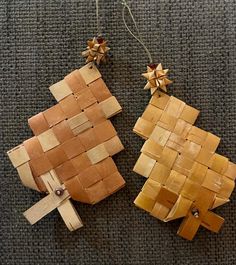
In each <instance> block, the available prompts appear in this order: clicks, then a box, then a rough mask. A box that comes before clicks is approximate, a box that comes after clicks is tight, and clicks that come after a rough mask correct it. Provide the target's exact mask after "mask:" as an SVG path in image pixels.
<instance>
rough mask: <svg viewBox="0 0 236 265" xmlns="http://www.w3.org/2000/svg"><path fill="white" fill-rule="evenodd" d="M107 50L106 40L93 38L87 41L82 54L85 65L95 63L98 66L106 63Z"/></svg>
mask: <svg viewBox="0 0 236 265" xmlns="http://www.w3.org/2000/svg"><path fill="white" fill-rule="evenodd" d="M109 50H110V48H109V47H107V41H106V40H104V39H103V38H102V37H97V38H96V37H94V38H93V39H92V40H89V41H88V46H87V49H86V50H85V51H83V52H82V55H83V56H84V57H86V58H87V59H86V63H89V62H96V63H97V64H98V65H99V64H100V62H105V61H106V59H107V52H108V51H109Z"/></svg>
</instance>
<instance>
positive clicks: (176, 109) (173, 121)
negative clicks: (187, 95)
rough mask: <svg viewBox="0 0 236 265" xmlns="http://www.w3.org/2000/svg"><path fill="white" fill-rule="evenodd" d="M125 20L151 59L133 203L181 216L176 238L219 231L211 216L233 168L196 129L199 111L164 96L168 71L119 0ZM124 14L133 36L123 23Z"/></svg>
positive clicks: (160, 214) (223, 199) (138, 128)
mask: <svg viewBox="0 0 236 265" xmlns="http://www.w3.org/2000/svg"><path fill="white" fill-rule="evenodd" d="M123 5H124V8H123V13H122V15H123V21H124V24H125V26H126V28H127V30H128V31H129V32H130V34H131V35H132V36H133V37H134V38H135V39H136V40H137V41H138V42H139V43H140V44H141V45H142V46H143V47H144V49H145V51H146V52H147V55H148V57H149V60H150V64H149V65H148V67H147V72H146V73H144V74H143V76H144V77H145V78H146V80H147V83H146V85H145V87H144V89H146V90H147V89H148V90H150V92H151V95H152V97H151V100H150V102H149V104H148V106H147V107H146V109H145V111H144V113H143V114H142V116H141V117H140V118H139V119H138V120H137V122H136V124H135V126H134V129H133V131H134V132H135V133H136V134H138V135H139V136H141V137H142V138H143V139H145V143H144V145H143V147H142V149H141V155H140V157H139V158H138V160H137V162H136V164H135V166H134V171H135V172H136V173H138V174H140V175H142V176H144V177H146V178H147V180H146V182H145V184H144V186H143V188H142V190H141V192H140V193H139V194H138V196H137V198H136V199H135V201H134V203H135V205H136V206H138V207H139V208H142V209H143V210H145V211H147V212H149V213H150V214H151V215H152V216H154V217H156V218H158V219H160V220H162V221H165V222H168V221H171V220H175V219H177V218H184V220H183V222H182V224H181V226H180V228H179V230H178V234H179V235H180V236H182V237H184V238H186V239H189V240H191V239H193V237H194V236H195V234H196V232H197V230H198V228H199V227H200V226H203V227H205V228H207V229H208V230H211V231H213V232H218V231H219V229H220V228H221V226H222V224H223V222H224V219H223V218H222V217H220V216H219V215H217V214H215V213H214V212H212V210H213V209H214V208H216V207H218V206H221V205H223V204H225V203H227V202H229V197H230V195H231V193H232V191H233V189H234V186H235V182H234V181H235V178H236V165H235V164H233V163H232V162H230V161H229V160H228V158H226V157H224V156H222V155H219V154H217V153H216V149H217V146H218V145H219V142H220V138H219V137H217V136H215V135H213V134H212V133H210V132H206V131H204V130H202V129H200V128H198V127H196V126H195V125H194V123H195V121H196V119H197V117H198V114H199V111H198V110H197V109H195V108H193V107H191V106H189V105H187V104H186V103H185V102H183V101H181V100H179V99H177V98H175V97H173V96H168V95H167V94H166V92H167V86H168V85H169V84H170V83H172V81H170V80H169V79H168V77H167V74H168V69H165V68H163V67H162V65H161V64H154V63H153V60H152V57H151V54H150V52H149V50H148V49H147V47H146V45H145V44H144V42H143V40H142V36H141V35H140V33H139V30H138V28H137V24H136V22H135V20H134V16H133V14H132V12H131V9H130V7H129V6H128V4H127V3H126V1H125V0H123ZM125 11H128V13H129V15H130V17H131V19H132V21H133V25H134V27H135V30H136V32H137V36H135V34H134V32H133V31H132V30H131V28H130V27H129V26H128V24H127V23H126V20H125Z"/></svg>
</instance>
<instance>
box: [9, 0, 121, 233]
mask: <svg viewBox="0 0 236 265" xmlns="http://www.w3.org/2000/svg"><path fill="white" fill-rule="evenodd" d="M96 3H97V19H98V17H99V16H98V0H96ZM98 29H99V26H98ZM98 35H100V34H98ZM88 45H89V50H88V51H87V52H85V54H88V58H87V62H89V63H88V64H87V65H85V66H84V67H82V68H80V69H76V70H75V71H73V72H72V73H70V74H69V75H67V76H66V77H65V78H64V79H63V80H61V81H59V82H57V83H56V84H54V85H52V86H51V87H50V88H49V89H50V91H51V93H52V94H53V96H54V97H55V99H56V100H57V102H58V103H57V104H56V105H54V106H52V107H51V108H49V109H47V110H45V111H43V112H41V113H39V114H37V115H35V116H33V117H32V118H30V119H29V120H28V123H29V126H30V128H31V129H32V131H33V133H34V135H35V136H33V137H32V138H30V139H28V140H26V141H24V142H23V143H22V144H21V145H19V146H17V147H16V148H14V149H12V150H10V151H9V152H8V156H9V158H10V160H11V162H12V164H13V166H14V167H15V168H16V169H17V171H18V174H19V176H20V179H21V181H22V183H23V185H25V186H27V187H29V188H31V189H34V190H37V191H40V192H46V193H48V195H47V196H46V197H45V198H43V199H42V200H41V201H39V202H38V203H36V204H35V205H33V206H32V207H31V208H30V209H28V210H27V211H26V212H24V216H25V217H26V219H27V220H28V221H29V222H30V223H31V224H34V223H36V222H38V221H39V220H40V219H41V218H42V217H44V216H45V215H47V214H48V213H49V212H51V211H52V210H54V209H56V208H57V209H58V211H59V213H60V214H61V216H62V218H63V220H64V222H65V224H66V226H67V227H68V229H69V230H70V231H73V230H76V229H78V228H80V227H82V226H83V225H82V221H81V220H80V217H79V215H78V213H77V212H76V210H75V208H74V207H73V205H72V203H71V201H70V198H72V199H74V200H76V201H79V202H82V203H88V204H95V203H98V202H100V201H101V200H103V199H105V198H107V197H108V196H109V195H111V194H113V193H114V192H116V191H118V190H119V189H120V188H122V187H123V186H124V185H125V181H124V179H123V177H122V176H121V175H120V173H119V171H118V169H117V167H116V165H115V163H114V161H113V159H112V156H113V155H115V154H117V153H118V152H120V151H121V150H123V149H124V147H123V145H122V143H121V141H120V139H119V137H118V136H117V132H116V130H115V128H114V126H113V125H112V123H111V122H110V121H109V118H111V117H112V116H114V115H116V114H117V113H119V112H120V111H121V106H120V104H119V103H118V101H117V100H116V98H115V97H113V96H112V94H111V93H110V91H109V89H108V88H107V86H106V84H105V83H104V81H103V79H102V77H101V74H100V72H99V71H98V69H97V68H96V66H95V64H94V62H96V63H97V64H99V62H100V61H104V60H105V55H106V53H107V51H108V50H109V48H108V47H106V41H104V40H102V39H101V38H94V39H93V41H91V42H89V43H88Z"/></svg>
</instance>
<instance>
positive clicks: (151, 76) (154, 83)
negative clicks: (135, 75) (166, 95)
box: [142, 63, 172, 95]
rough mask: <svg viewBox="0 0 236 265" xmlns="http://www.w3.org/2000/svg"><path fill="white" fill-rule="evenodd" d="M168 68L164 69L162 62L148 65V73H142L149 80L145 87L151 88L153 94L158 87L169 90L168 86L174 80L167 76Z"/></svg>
mask: <svg viewBox="0 0 236 265" xmlns="http://www.w3.org/2000/svg"><path fill="white" fill-rule="evenodd" d="M168 71H169V70H168V69H163V68H162V65H161V63H160V64H158V65H155V64H152V65H149V66H147V73H144V74H142V75H143V76H144V77H145V78H146V79H147V80H148V81H147V84H146V86H145V87H144V89H150V90H151V94H152V95H153V94H154V93H155V92H156V91H157V90H158V89H161V90H163V91H165V92H167V89H166V86H167V85H169V84H171V83H172V81H171V80H169V79H168V78H167V73H168Z"/></svg>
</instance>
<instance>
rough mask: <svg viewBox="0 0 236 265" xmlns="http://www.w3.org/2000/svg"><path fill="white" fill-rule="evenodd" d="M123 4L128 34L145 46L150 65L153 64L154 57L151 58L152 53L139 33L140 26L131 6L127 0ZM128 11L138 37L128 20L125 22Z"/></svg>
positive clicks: (123, 14) (123, 0) (123, 16)
mask: <svg viewBox="0 0 236 265" xmlns="http://www.w3.org/2000/svg"><path fill="white" fill-rule="evenodd" d="M121 4H122V5H123V9H122V19H123V22H124V25H125V27H126V29H127V30H128V32H129V33H130V34H131V35H132V36H133V37H134V38H135V39H136V40H137V41H138V42H139V43H140V44H141V45H142V46H143V48H144V50H145V52H146V53H147V55H148V58H149V62H150V63H153V60H152V56H151V53H150V51H149V50H148V48H147V46H146V45H145V43H144V41H143V38H142V36H141V34H140V32H139V29H138V26H137V23H136V21H135V19H134V16H133V13H132V11H131V9H130V7H129V5H128V4H127V2H126V1H125V0H121ZM126 10H127V11H128V13H129V15H130V17H131V19H132V22H133V24H134V27H135V30H136V32H137V36H136V35H135V33H134V32H133V31H132V30H131V29H130V27H129V26H128V24H127V22H126V20H125V11H126Z"/></svg>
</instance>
